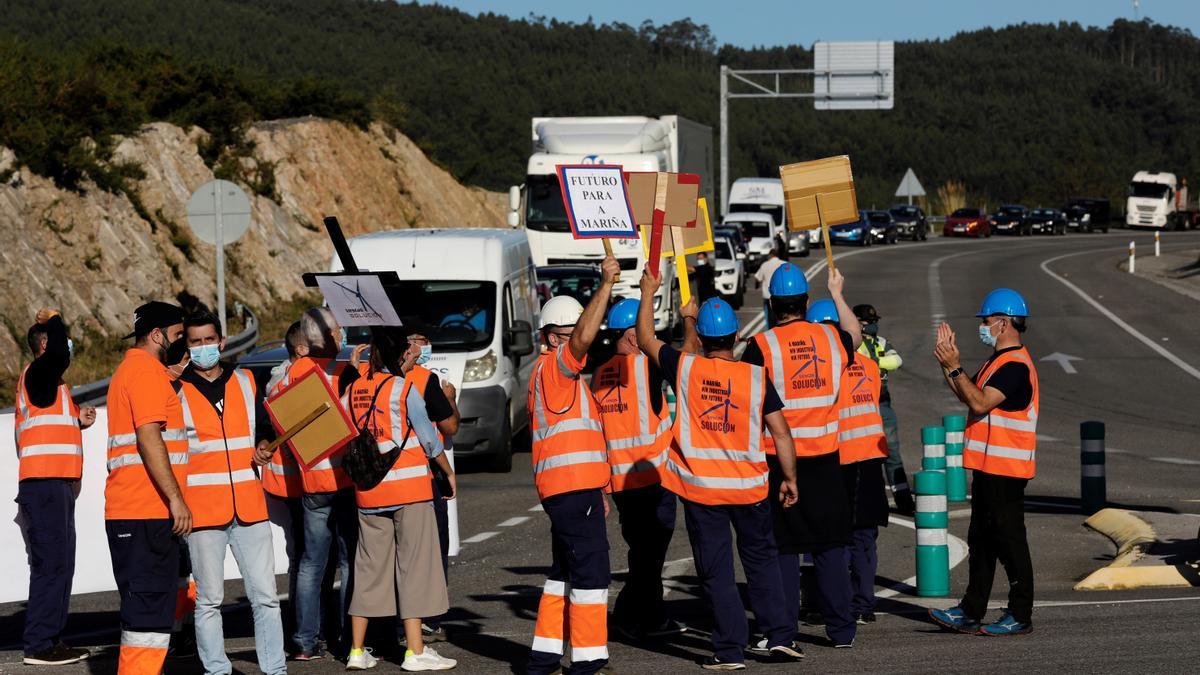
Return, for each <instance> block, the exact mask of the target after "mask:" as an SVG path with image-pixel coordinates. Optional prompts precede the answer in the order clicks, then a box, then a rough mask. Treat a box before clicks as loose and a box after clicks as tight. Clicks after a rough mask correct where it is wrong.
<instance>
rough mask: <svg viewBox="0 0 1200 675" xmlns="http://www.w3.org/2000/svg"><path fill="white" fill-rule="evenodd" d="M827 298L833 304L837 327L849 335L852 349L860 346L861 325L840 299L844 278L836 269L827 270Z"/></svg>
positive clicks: (841, 298) (848, 306)
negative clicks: (835, 311) (852, 344)
mask: <svg viewBox="0 0 1200 675" xmlns="http://www.w3.org/2000/svg"><path fill="white" fill-rule="evenodd" d="M828 285H829V297H830V298H832V299H833V304H834V305H835V306H836V307H837V311H838V325H839V327H841V329H842V330H844V331H846V332H847V333H849V334H850V338H851V340H852V341H853V343H854V348H855V349H858V346H859V345H861V344H862V324H860V323H859V322H858V317H856V316H854V310H852V309H850V305H848V304H846V299H845V298H844V297H842V289H843V288H844V287H845V285H846V277H844V276H842V273H841V271H839V270H838V269H837V268H834V269H831V270H829V284H828Z"/></svg>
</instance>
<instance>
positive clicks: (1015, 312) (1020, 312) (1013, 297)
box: [975, 288, 1029, 316]
mask: <svg viewBox="0 0 1200 675" xmlns="http://www.w3.org/2000/svg"><path fill="white" fill-rule="evenodd" d="M994 314H1003V315H1005V316H1029V307H1028V306H1027V305H1026V304H1025V298H1023V297H1021V294H1020V293H1018V292H1016V291H1014V290H1013V289H1011V288H997V289H996V290H994V291H992V292H991V293H988V294H987V297H986V298H984V299H983V305H981V306H980V307H979V313H978V314H976V315H975V316H992V315H994Z"/></svg>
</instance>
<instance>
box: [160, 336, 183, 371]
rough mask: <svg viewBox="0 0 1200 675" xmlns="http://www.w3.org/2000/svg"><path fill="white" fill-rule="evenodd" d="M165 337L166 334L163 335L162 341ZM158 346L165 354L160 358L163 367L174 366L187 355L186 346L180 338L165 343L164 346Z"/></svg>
mask: <svg viewBox="0 0 1200 675" xmlns="http://www.w3.org/2000/svg"><path fill="white" fill-rule="evenodd" d="M166 337H167V334H166V333H163V338H164V340H165V339H166ZM159 346H160V347H161V348H162V349H163V351H164V352H165V353H164V355H163V357H162V362H163V365H166V366H173V365H176V364H177V363H179V362H180V361H182V360H183V355H184V354H186V353H187V344H186V343H185V342H184V341H183V338H182V337H180V338H179V339H178V340H176V341H174V342H167V343H166V344H160V345H159Z"/></svg>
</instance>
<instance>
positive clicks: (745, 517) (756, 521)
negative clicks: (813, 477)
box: [682, 499, 796, 663]
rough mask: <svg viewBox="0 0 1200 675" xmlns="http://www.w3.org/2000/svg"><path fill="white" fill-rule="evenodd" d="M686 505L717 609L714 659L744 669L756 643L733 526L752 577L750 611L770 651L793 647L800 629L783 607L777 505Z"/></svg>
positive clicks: (695, 550) (703, 580)
mask: <svg viewBox="0 0 1200 675" xmlns="http://www.w3.org/2000/svg"><path fill="white" fill-rule="evenodd" d="M682 501H683V515H684V521H685V522H686V523H687V531H688V537H689V538H690V539H691V541H692V556H694V558H695V560H696V572H697V574H699V576H700V585H701V586H702V587H703V588H704V592H705V594H706V595H707V596H708V599H709V602H710V603H711V605H712V610H713V624H714V625H713V632H712V646H713V654H714V655H715V656H716V657H717V658H718V659H720V660H721V661H724V662H726V663H742V662H743V661H745V655H744V654H743V651H742V650H743V649H745V648H746V645H747V644H749V641H750V627H749V625H748V624H747V623H746V608H745V606H744V605H743V604H742V597H741V595H740V594H738V588H737V580H736V578H735V577H734V571H733V535H732V534H731V533H730V529H729V528H730V526H731V525H732V526H733V531H734V532H736V533H737V548H738V557H739V558H740V559H741V561H742V569H743V570H744V571H745V572H746V586H747V587H748V589H749V596H750V609H752V610H753V611H754V617H755V618H756V619H757V620H758V628H759V630H761V631H762V632H763V633H764V634H765V635H766V637H767V646H768V647H775V646H778V645H785V644H791V643H792V640H793V639H794V638H795V636H796V627H795V623H793V624H791V625H788V623H787V614H786V611H785V610H784V606H783V604H782V603H780V602H779V598H780V597H782V596H783V584H782V582H781V580H780V577H779V565H778V563H777V559H778V552H777V549H776V548H775V536H774V534H773V533H772V527H773V526H772V520H771V505H770V504H769V503H768V502H767V500H763V501H761V502H758V503H756V504H739V505H723V506H709V505H707V504H697V503H695V502H690V501H687V500H686V499H685V500H682Z"/></svg>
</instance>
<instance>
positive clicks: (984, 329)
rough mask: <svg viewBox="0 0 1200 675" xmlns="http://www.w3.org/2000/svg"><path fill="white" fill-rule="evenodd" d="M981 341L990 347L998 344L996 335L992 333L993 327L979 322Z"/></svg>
mask: <svg viewBox="0 0 1200 675" xmlns="http://www.w3.org/2000/svg"><path fill="white" fill-rule="evenodd" d="M979 341H980V342H982V343H983V344H985V345H987V346H989V347H995V346H996V336H995V335H992V329H991V328H989V327H988V326H987V324H979Z"/></svg>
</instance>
